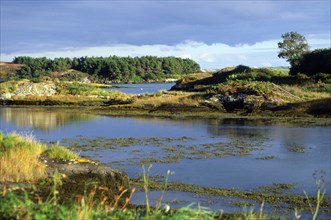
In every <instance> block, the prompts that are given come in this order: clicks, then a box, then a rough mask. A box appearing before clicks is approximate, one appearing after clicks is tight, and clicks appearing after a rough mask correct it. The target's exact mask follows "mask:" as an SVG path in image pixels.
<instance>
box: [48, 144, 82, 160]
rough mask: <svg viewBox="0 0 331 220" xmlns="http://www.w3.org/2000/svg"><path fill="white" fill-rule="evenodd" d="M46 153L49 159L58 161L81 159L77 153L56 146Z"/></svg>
mask: <svg viewBox="0 0 331 220" xmlns="http://www.w3.org/2000/svg"><path fill="white" fill-rule="evenodd" d="M44 153H45V154H46V155H47V157H49V158H56V159H63V160H72V159H78V158H79V156H78V155H77V154H76V153H74V152H72V151H70V150H69V149H67V148H64V147H62V146H57V145H54V146H52V147H50V148H48V149H47V150H46V151H45V152H44Z"/></svg>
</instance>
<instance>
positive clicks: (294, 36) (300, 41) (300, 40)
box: [278, 32, 309, 66]
mask: <svg viewBox="0 0 331 220" xmlns="http://www.w3.org/2000/svg"><path fill="white" fill-rule="evenodd" d="M282 38H283V41H282V42H279V43H278V48H279V49H280V51H279V53H278V57H279V58H286V59H287V61H288V62H289V63H290V64H291V66H294V65H296V64H297V63H298V62H299V60H300V59H301V57H302V56H303V55H304V54H306V53H307V52H309V45H308V43H307V40H306V38H305V37H304V36H302V35H301V34H299V33H297V32H286V33H285V34H283V35H282Z"/></svg>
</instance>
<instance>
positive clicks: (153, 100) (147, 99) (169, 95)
mask: <svg viewBox="0 0 331 220" xmlns="http://www.w3.org/2000/svg"><path fill="white" fill-rule="evenodd" d="M202 102H203V97H202V96H197V95H192V93H186V92H159V93H156V94H147V95H144V96H141V97H139V98H138V99H136V100H135V101H134V102H133V103H132V105H134V106H154V107H157V106H161V105H188V106H196V105H199V104H201V103H202Z"/></svg>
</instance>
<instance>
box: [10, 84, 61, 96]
mask: <svg viewBox="0 0 331 220" xmlns="http://www.w3.org/2000/svg"><path fill="white" fill-rule="evenodd" d="M55 94H56V86H55V85H54V84H53V83H25V84H22V85H20V86H18V88H17V89H16V91H15V95H17V96H27V95H33V96H51V95H55Z"/></svg>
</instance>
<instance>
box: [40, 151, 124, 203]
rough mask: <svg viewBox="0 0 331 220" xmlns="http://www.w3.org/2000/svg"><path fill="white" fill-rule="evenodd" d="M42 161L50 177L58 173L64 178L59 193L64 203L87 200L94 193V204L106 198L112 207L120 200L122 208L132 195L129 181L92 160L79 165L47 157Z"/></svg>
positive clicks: (120, 172) (120, 174)
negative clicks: (80, 199)
mask: <svg viewBox="0 0 331 220" xmlns="http://www.w3.org/2000/svg"><path fill="white" fill-rule="evenodd" d="M41 160H42V162H43V163H45V164H46V165H47V168H46V172H47V174H48V176H50V177H52V176H54V173H55V172H59V173H60V174H61V175H62V177H63V178H62V180H61V182H62V184H61V187H60V189H59V191H60V195H61V199H62V200H63V201H64V202H66V201H69V202H70V201H72V200H73V199H75V198H77V197H80V196H88V195H89V194H90V193H91V192H92V193H95V194H93V195H94V199H95V200H102V199H104V198H106V197H107V201H108V203H110V202H111V201H113V200H114V199H115V198H116V197H118V198H119V201H118V203H119V204H123V203H124V202H125V199H126V198H128V197H129V195H130V185H129V177H128V175H127V174H126V173H124V172H122V171H120V170H118V169H114V168H111V167H109V166H107V165H103V164H97V163H95V162H91V161H89V160H86V161H85V162H76V161H65V160H59V159H49V158H45V157H42V158H41ZM120 195H121V196H120ZM107 201H106V202H107Z"/></svg>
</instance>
